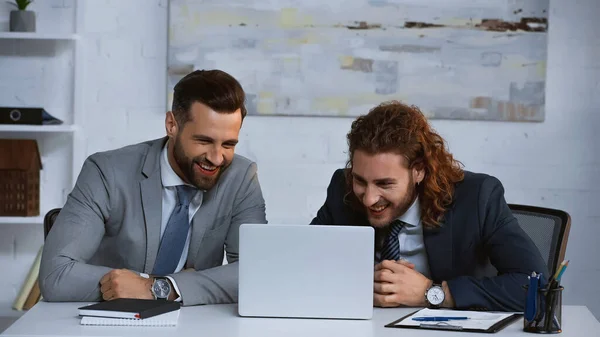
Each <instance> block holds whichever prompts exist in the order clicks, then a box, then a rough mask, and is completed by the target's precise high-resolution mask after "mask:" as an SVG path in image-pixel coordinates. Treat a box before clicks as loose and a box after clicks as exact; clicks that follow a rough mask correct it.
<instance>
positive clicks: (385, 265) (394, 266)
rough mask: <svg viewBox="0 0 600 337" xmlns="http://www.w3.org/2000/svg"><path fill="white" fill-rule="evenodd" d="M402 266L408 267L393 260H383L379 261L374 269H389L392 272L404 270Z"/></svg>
mask: <svg viewBox="0 0 600 337" xmlns="http://www.w3.org/2000/svg"><path fill="white" fill-rule="evenodd" d="M407 263H408V262H407ZM404 268H408V267H407V266H405V265H404V263H398V262H396V261H393V260H384V261H382V262H381V263H380V267H379V269H376V270H381V269H389V270H391V271H393V272H394V273H401V272H402V271H403V270H404Z"/></svg>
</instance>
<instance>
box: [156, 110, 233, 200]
mask: <svg viewBox="0 0 600 337" xmlns="http://www.w3.org/2000/svg"><path fill="white" fill-rule="evenodd" d="M189 117H190V118H189V120H188V121H187V122H185V124H183V125H178V124H177V122H176V120H175V117H174V116H173V114H172V113H171V112H169V113H167V118H166V121H165V126H166V129H167V135H168V136H169V149H168V154H169V163H170V164H171V167H173V170H174V171H175V172H176V173H177V175H179V177H180V178H181V179H182V180H183V181H185V182H186V183H188V184H192V185H194V186H196V187H197V188H198V189H201V190H209V189H211V188H212V187H213V186H214V185H215V184H216V183H217V181H218V180H219V177H220V176H221V175H222V174H223V171H225V169H227V167H228V166H229V165H231V161H232V160H233V156H234V150H235V146H236V144H237V143H238V137H239V133H240V128H241V126H242V114H241V112H240V110H239V109H238V110H236V111H232V112H226V113H220V112H217V111H214V110H213V109H211V108H210V107H208V106H206V105H204V104H202V103H200V102H194V103H192V105H191V107H190V111H189Z"/></svg>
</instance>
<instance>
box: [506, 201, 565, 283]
mask: <svg viewBox="0 0 600 337" xmlns="http://www.w3.org/2000/svg"><path fill="white" fill-rule="evenodd" d="M508 207H509V208H510V209H511V211H512V213H513V215H514V216H515V217H516V218H517V220H518V221H519V225H520V226H521V228H522V229H523V230H524V231H525V233H527V235H529V237H530V238H531V240H533V242H534V243H535V245H536V246H537V248H538V249H539V251H540V253H541V254H542V257H543V258H544V260H545V261H546V265H547V267H548V271H549V272H550V275H554V272H555V271H556V268H557V267H558V266H559V265H560V263H561V262H562V261H563V260H564V258H565V251H566V250H567V241H568V239H569V231H570V230H571V217H570V216H569V214H568V213H567V212H565V211H561V210H556V209H550V208H543V207H536V206H527V205H516V204H509V205H508Z"/></svg>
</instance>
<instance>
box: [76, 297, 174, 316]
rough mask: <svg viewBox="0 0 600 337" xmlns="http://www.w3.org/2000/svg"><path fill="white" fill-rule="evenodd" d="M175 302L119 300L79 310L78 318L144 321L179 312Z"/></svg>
mask: <svg viewBox="0 0 600 337" xmlns="http://www.w3.org/2000/svg"><path fill="white" fill-rule="evenodd" d="M180 308H181V304H180V303H179V302H175V301H164V300H139V299H131V298H119V299H116V300H112V301H106V302H100V303H96V304H92V305H88V306H85V307H80V308H79V316H96V317H113V318H133V319H144V318H148V317H152V316H156V315H160V314H164V313H167V312H171V311H175V310H179V309H180Z"/></svg>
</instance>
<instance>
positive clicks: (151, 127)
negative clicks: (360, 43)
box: [0, 0, 600, 318]
mask: <svg viewBox="0 0 600 337" xmlns="http://www.w3.org/2000/svg"><path fill="white" fill-rule="evenodd" d="M595 13H600V1H597V0H581V1H577V2H566V1H560V0H552V1H551V10H550V19H549V22H550V29H549V47H548V48H549V52H548V55H549V56H548V71H547V95H546V120H545V122H543V123H536V124H517V123H502V122H469V121H442V120H435V121H433V125H434V127H435V128H436V129H437V130H438V131H439V132H440V133H441V134H442V135H443V136H444V137H445V138H446V139H447V140H448V143H449V146H450V149H451V151H452V152H453V153H454V154H455V156H456V157H457V158H458V159H459V160H461V161H462V162H463V163H464V164H465V166H466V169H468V170H473V171H481V172H486V173H489V174H493V175H495V176H497V177H498V178H499V179H500V180H501V181H502V182H503V183H504V186H505V188H506V198H507V200H508V201H509V202H512V203H525V204H533V205H539V206H546V207H553V208H560V209H564V210H566V211H568V212H569V213H570V214H571V216H572V227H571V235H570V238H569V248H568V251H567V256H568V258H570V259H571V264H570V266H569V269H568V271H567V273H566V274H565V277H564V283H565V287H566V290H565V299H564V302H565V303H566V304H581V305H587V306H588V307H589V308H590V309H591V310H592V311H593V312H594V314H595V315H596V316H597V317H599V318H600V295H599V293H598V291H597V289H596V285H597V283H598V282H600V267H599V266H600V248H599V246H600V245H598V244H597V243H596V240H597V238H598V237H600V228H599V227H598V226H597V224H598V223H599V222H600V207H598V205H600V169H599V168H598V167H597V165H598V164H599V163H600V145H598V144H599V143H600V142H599V141H598V140H596V139H595V137H594V136H595V134H594V130H595V129H596V128H598V127H600V113H599V112H598V108H597V106H600V98H599V97H600V95H599V94H600V58H598V57H597V55H600V33H599V32H600V21H596V20H595V19H596V18H595V15H594V14H595ZM84 21H85V25H86V32H85V34H84V43H85V49H86V50H85V63H86V65H85V75H84V76H85V81H84V85H85V88H84V91H85V103H84V105H85V121H84V125H83V127H84V130H85V132H86V138H87V153H88V154H91V153H93V152H95V151H100V150H108V149H112V148H115V147H119V146H122V145H126V144H129V143H132V142H138V141H143V140H146V139H149V138H158V137H161V136H162V135H163V134H164V129H163V118H164V112H165V105H166V97H164V96H165V95H164V92H165V87H166V75H165V74H166V45H167V40H166V39H167V1H166V0H152V1H150V0H135V1H134V0H128V1H121V0H106V1H88V2H87V10H86V15H85V18H84ZM0 62H3V61H2V59H0ZM15 62H16V61H15ZM3 82H4V76H2V75H1V74H0V86H1V85H3V84H5V83H3ZM595 94H596V95H595ZM0 98H2V94H1V93H0ZM350 123H351V120H350V119H344V118H318V119H317V118H294V117H248V118H247V119H246V120H245V122H244V125H243V128H242V136H241V142H240V145H239V147H238V153H241V154H243V155H246V156H248V157H249V158H251V159H254V160H256V161H257V162H258V165H259V178H260V180H261V184H262V188H263V192H264V195H265V198H266V201H267V215H268V219H269V221H270V222H271V223H277V222H282V223H292V222H299V223H307V222H308V221H310V219H311V218H312V217H313V216H314V214H315V213H316V211H317V209H318V207H319V206H320V205H321V204H322V202H323V200H324V197H325V189H326V187H327V184H328V182H329V179H330V177H331V174H332V172H333V170H334V169H336V168H338V167H341V166H342V165H343V164H344V161H345V159H346V153H345V151H346V141H345V138H344V137H345V134H346V132H347V131H348V129H349V126H350ZM5 230H6V229H4V228H0V233H3V231H5ZM39 230H40V231H41V228H40V229H39ZM9 232H10V233H12V234H11V235H13V236H14V239H15V242H16V243H17V244H16V245H15V246H19V247H25V248H23V249H30V250H31V249H32V247H29V248H28V244H27V241H28V240H29V239H28V237H29V234H25V235H23V234H18V233H17V232H16V231H14V230H11V231H9ZM19 233H20V232H19ZM0 236H1V237H4V234H0ZM5 241H6V240H4V239H2V240H0V242H2V244H3V245H4V244H5V243H4V242H5ZM11 242H12V241H11ZM21 243H22V244H21ZM32 246H35V245H32ZM0 253H1V254H4V255H3V256H0V258H2V257H6V255H9V256H10V257H11V258H13V259H16V258H18V256H19V254H21V252H14V251H9V250H7V249H5V248H2V249H0ZM23 254H24V253H23ZM27 254H29V255H28V256H31V255H33V254H34V253H31V251H29V252H28V253H27ZM31 259H32V258H31ZM8 260H10V259H8V258H5V259H2V260H0V261H8ZM2 263H3V264H4V263H6V262H2ZM20 267H21V269H19V266H14V265H13V266H12V267H11V268H12V270H15V274H16V275H20V276H21V277H22V278H21V279H23V278H24V277H25V274H26V269H27V268H28V265H27V266H25V265H23V266H20ZM19 270H20V272H19ZM17 284H18V285H19V286H20V283H17ZM17 290H18V289H17ZM17 290H10V289H9V290H7V289H5V288H4V287H0V298H2V297H8V296H12V295H13V294H14V293H15V291H17ZM10 301H12V299H10Z"/></svg>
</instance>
